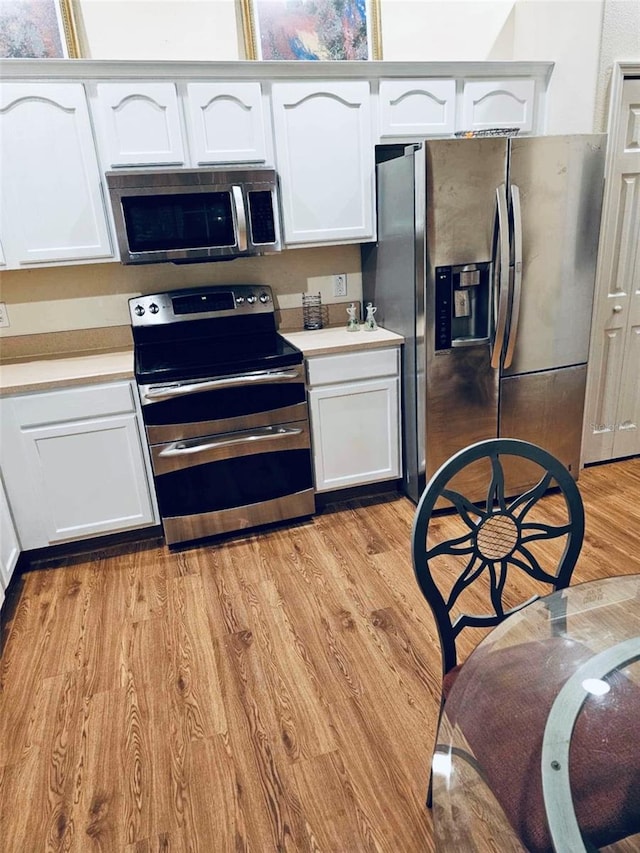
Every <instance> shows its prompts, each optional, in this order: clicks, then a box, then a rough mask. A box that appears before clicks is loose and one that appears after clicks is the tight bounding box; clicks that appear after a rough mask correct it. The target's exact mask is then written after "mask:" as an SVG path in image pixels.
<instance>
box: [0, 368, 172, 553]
mask: <svg viewBox="0 0 640 853" xmlns="http://www.w3.org/2000/svg"><path fill="white" fill-rule="evenodd" d="M0 415H1V419H2V420H1V424H2V443H1V444H0V463H1V464H2V475H3V478H4V482H5V486H6V489H7V495H8V497H9V501H10V505H11V509H12V513H13V517H14V520H15V525H16V530H17V532H18V535H19V537H20V543H21V545H22V548H23V549H32V548H43V547H45V546H47V545H49V544H50V543H54V542H64V541H68V540H73V539H83V538H87V537H90V536H95V535H99V534H102V533H112V532H117V531H119V530H126V529H133V528H137V527H145V526H147V525H151V524H156V523H157V516H156V514H155V501H154V496H153V492H152V488H151V486H150V482H151V478H150V473H149V469H150V463H149V460H148V451H147V447H146V442H145V440H144V438H143V428H142V425H141V421H140V414H139V411H138V408H137V402H136V390H135V387H134V385H133V383H132V382H114V383H105V384H99V385H87V386H77V387H74V388H66V389H63V390H56V391H46V392H35V393H32V394H21V395H16V396H13V397H3V398H1V399H0Z"/></svg>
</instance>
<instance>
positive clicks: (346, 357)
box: [307, 332, 399, 386]
mask: <svg viewBox="0 0 640 853" xmlns="http://www.w3.org/2000/svg"><path fill="white" fill-rule="evenodd" d="M361 334H366V332H363V333H361ZM398 358H399V350H398V348H397V347H389V348H387V349H374V350H359V351H358V352H349V353H339V354H338V355H321V356H314V357H312V358H309V359H307V367H308V371H309V385H311V386H315V385H331V384H333V383H335V382H351V381H352V380H354V379H375V378H376V377H378V376H394V375H395V374H396V373H398V370H399V363H398Z"/></svg>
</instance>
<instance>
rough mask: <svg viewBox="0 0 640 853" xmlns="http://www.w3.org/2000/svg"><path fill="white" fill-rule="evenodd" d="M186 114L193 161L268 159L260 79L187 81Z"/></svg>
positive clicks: (262, 160) (246, 161) (228, 161)
mask: <svg viewBox="0 0 640 853" xmlns="http://www.w3.org/2000/svg"><path fill="white" fill-rule="evenodd" d="M187 114H188V117H189V133H190V138H191V157H192V160H193V161H194V163H195V164H196V165H198V166H202V165H205V164H207V163H254V162H255V163H264V162H265V161H266V160H267V143H266V132H265V115H264V110H263V108H262V88H261V86H260V83H189V84H188V85H187Z"/></svg>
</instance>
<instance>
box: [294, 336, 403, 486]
mask: <svg viewBox="0 0 640 853" xmlns="http://www.w3.org/2000/svg"><path fill="white" fill-rule="evenodd" d="M399 359H400V351H399V349H398V348H397V347H393V348H389V349H380V350H363V351H358V352H353V353H344V354H337V355H326V356H317V357H310V358H308V359H307V369H308V375H309V404H310V410H311V433H312V443H313V459H314V468H315V480H316V491H317V492H325V491H329V490H332V489H342V488H348V487H351V486H357V485H363V484H366V483H374V482H379V481H384V480H391V479H396V478H398V477H400V476H401V463H400V458H401V455H400V429H399V423H400V406H399Z"/></svg>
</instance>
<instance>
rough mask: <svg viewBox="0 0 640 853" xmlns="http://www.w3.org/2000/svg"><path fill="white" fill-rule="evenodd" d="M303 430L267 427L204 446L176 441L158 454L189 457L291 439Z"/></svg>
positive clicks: (207, 443)
mask: <svg viewBox="0 0 640 853" xmlns="http://www.w3.org/2000/svg"><path fill="white" fill-rule="evenodd" d="M301 433H302V430H301V429H299V428H297V427H296V428H291V427H278V429H277V430H273V429H271V430H270V429H269V428H268V427H266V428H265V429H264V430H256V431H255V432H252V433H242V434H240V435H238V436H230V437H229V438H221V439H216V440H215V441H206V442H203V443H202V444H199V443H196V442H195V441H194V442H189V441H174V442H172V443H171V444H169V445H168V446H167V447H165V448H164V450H161V451H160V453H159V454H158V455H159V456H162V457H165V458H166V457H170V456H188V455H191V454H192V453H204V451H205V450H215V449H216V448H218V447H229V446H231V445H234V444H246V442H248V441H274V440H278V439H282V438H289V437H290V436H292V435H300V434H301Z"/></svg>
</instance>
